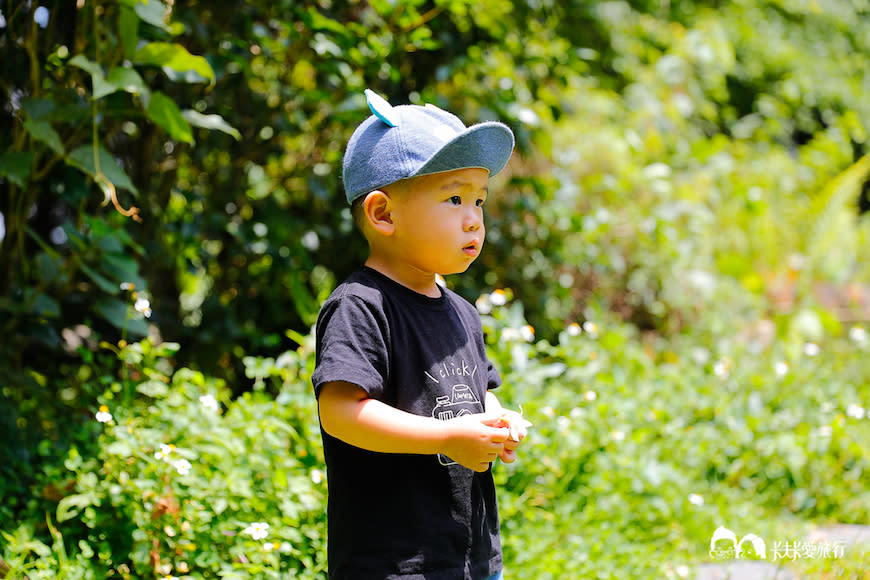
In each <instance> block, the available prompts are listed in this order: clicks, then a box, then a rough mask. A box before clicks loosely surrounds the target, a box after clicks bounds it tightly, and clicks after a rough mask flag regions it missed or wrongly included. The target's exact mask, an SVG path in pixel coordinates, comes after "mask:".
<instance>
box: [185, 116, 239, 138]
mask: <svg viewBox="0 0 870 580" xmlns="http://www.w3.org/2000/svg"><path fill="white" fill-rule="evenodd" d="M181 116H182V117H184V119H185V120H186V121H187V122H188V123H190V124H191V125H193V126H194V127H201V128H203V129H213V130H217V131H223V132H224V133H226V134H227V135H230V136H232V137H233V138H235V140H236V141H240V140H241V139H242V134H241V133H239V131H238V129H236V128H235V127H233V126H232V125H230V124H229V123H227V122H226V121H225V120H224V118H223V117H221V116H220V115H203V114H202V113H199V112H197V111H194V110H193V109H185V110H184V111H182V112H181Z"/></svg>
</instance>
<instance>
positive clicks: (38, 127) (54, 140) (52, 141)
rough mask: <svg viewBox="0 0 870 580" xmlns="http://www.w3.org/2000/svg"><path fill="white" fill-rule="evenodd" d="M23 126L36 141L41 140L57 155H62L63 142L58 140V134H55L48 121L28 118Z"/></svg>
mask: <svg viewBox="0 0 870 580" xmlns="http://www.w3.org/2000/svg"><path fill="white" fill-rule="evenodd" d="M24 128H25V129H27V132H28V133H30V136H31V137H33V138H34V139H36V140H37V141H42V142H43V143H45V144H46V145H48V146H49V147H50V148H51V149H52V151H54V152H55V153H57V154H59V155H63V143H62V142H61V140H60V135H58V134H57V131H55V130H54V129H53V128H52V126H51V124H50V123H49V122H48V121H33V120H30V119H28V120H27V121H25V122H24Z"/></svg>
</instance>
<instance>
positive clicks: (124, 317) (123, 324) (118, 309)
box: [94, 298, 148, 336]
mask: <svg viewBox="0 0 870 580" xmlns="http://www.w3.org/2000/svg"><path fill="white" fill-rule="evenodd" d="M94 310H96V311H97V314H99V315H100V316H102V317H103V319H105V320H106V321H107V322H109V324H111V325H112V326H114V327H115V328H118V329H119V330H126V331H127V332H128V333H130V334H133V335H138V336H145V335H147V334H148V324H146V323H145V321H144V320H142V319H139V318H132V317H129V316H130V315H131V313H130V311H131V310H132V306H130V305H129V304H127V303H126V302H123V301H121V300H117V299H115V298H104V299H103V300H100V301H98V302H97V303H96V305H95V306H94Z"/></svg>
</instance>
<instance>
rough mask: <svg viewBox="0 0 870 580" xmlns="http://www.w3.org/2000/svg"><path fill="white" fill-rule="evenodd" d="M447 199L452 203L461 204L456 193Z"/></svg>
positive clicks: (460, 199)
mask: <svg viewBox="0 0 870 580" xmlns="http://www.w3.org/2000/svg"><path fill="white" fill-rule="evenodd" d="M449 201H450V203H452V204H453V205H462V198H461V197H459V196H458V195H454V196H453V197H451V198H450V200H449Z"/></svg>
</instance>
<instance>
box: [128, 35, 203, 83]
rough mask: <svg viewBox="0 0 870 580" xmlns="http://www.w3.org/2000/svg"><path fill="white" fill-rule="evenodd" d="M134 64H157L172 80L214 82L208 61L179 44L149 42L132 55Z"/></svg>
mask: <svg viewBox="0 0 870 580" xmlns="http://www.w3.org/2000/svg"><path fill="white" fill-rule="evenodd" d="M133 62H135V63H136V64H143V65H150V66H159V67H161V68H162V69H163V72H164V73H165V74H166V76H168V77H169V78H170V79H172V80H183V81H186V82H190V83H200V82H214V79H215V76H214V70H212V68H211V65H210V64H209V63H208V61H207V60H206V59H205V58H203V57H201V56H195V55H192V54H190V53H189V52H188V51H187V49H186V48H184V47H183V46H181V45H180V44H173V43H169V42H149V43H148V44H146V45H145V46H143V47H142V48H140V49H139V50H137V51H136V54H135V55H134V56H133Z"/></svg>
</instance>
